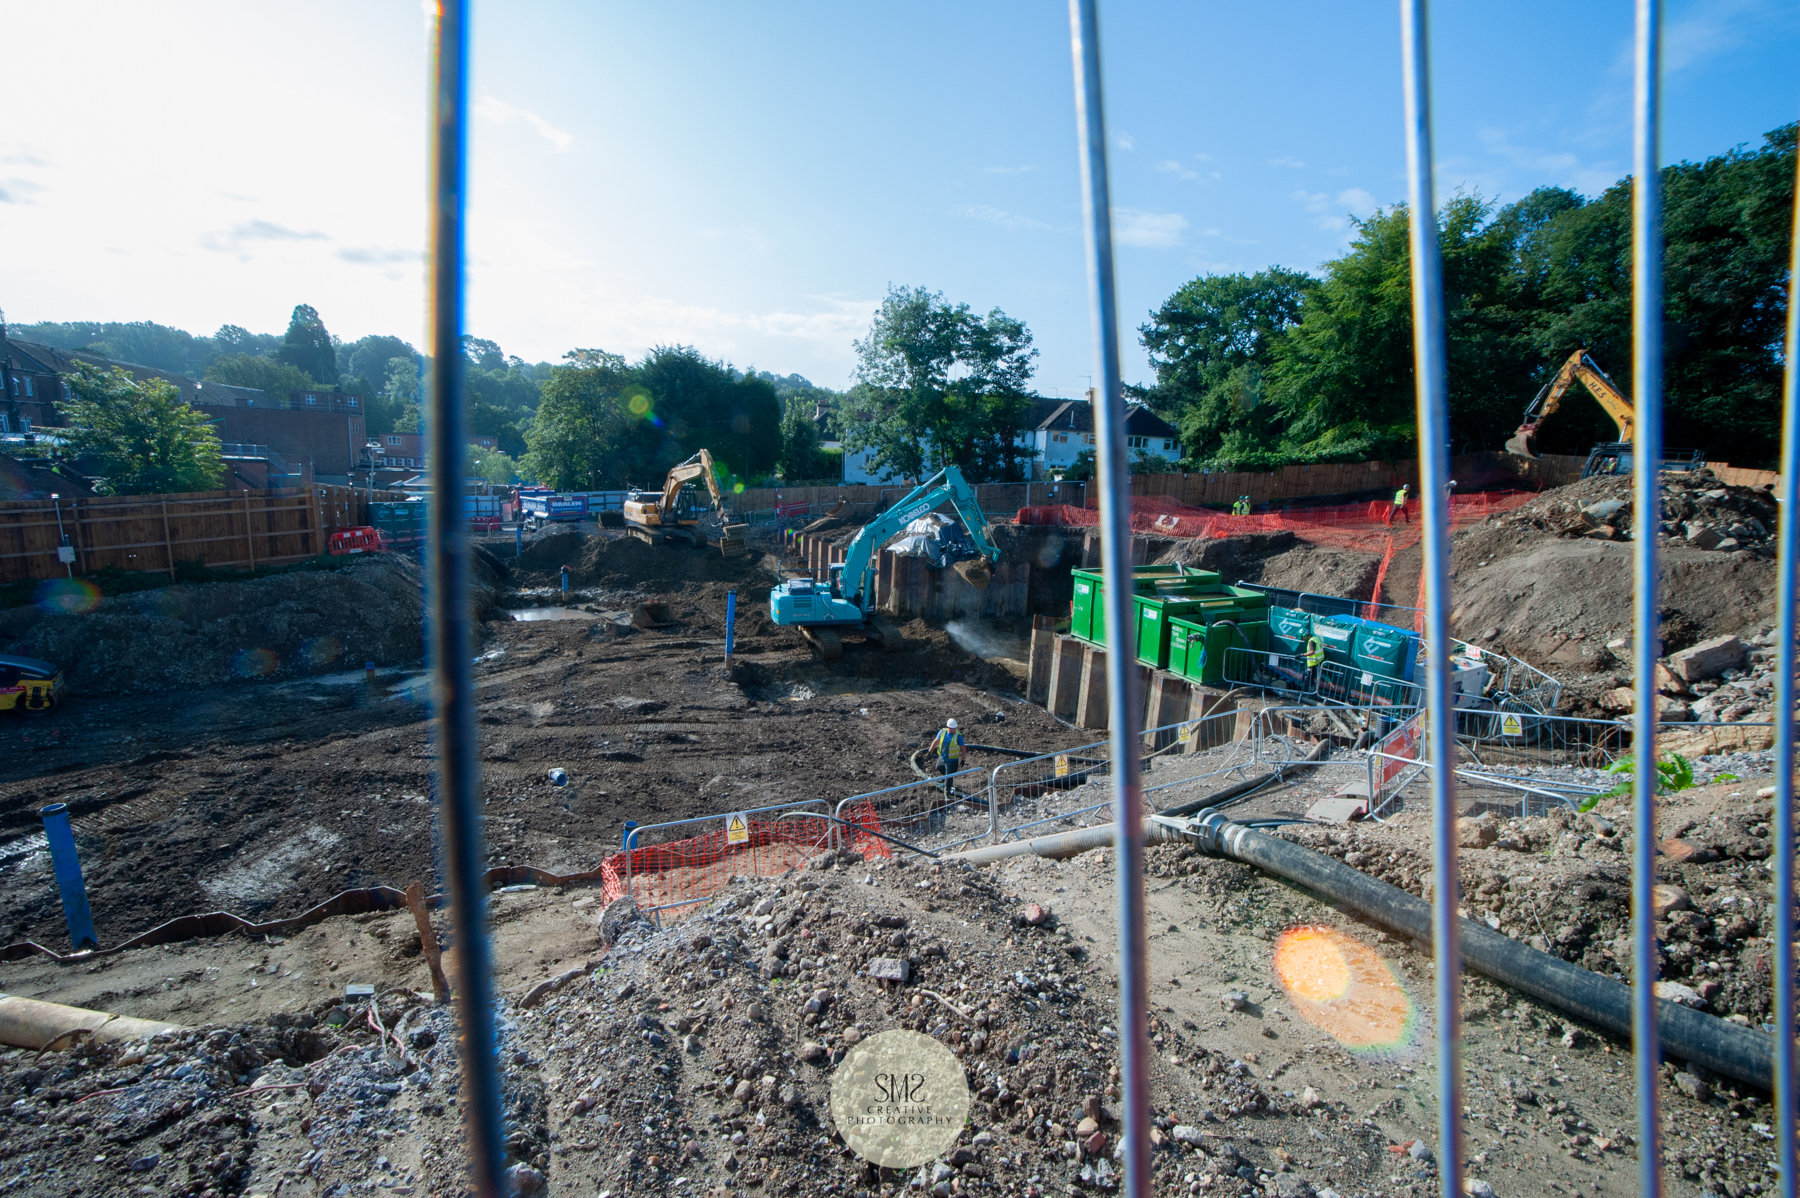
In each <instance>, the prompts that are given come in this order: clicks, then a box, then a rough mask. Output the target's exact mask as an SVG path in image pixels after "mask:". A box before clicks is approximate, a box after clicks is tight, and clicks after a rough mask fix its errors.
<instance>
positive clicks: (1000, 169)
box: [981, 163, 1037, 175]
mask: <svg viewBox="0 0 1800 1198" xmlns="http://www.w3.org/2000/svg"><path fill="white" fill-rule="evenodd" d="M1036 169H1037V165H1036V164H1035V163H1034V164H1032V165H1030V166H988V167H983V168H982V170H981V173H982V174H984V175H1023V174H1027V173H1029V172H1031V171H1035V170H1036Z"/></svg>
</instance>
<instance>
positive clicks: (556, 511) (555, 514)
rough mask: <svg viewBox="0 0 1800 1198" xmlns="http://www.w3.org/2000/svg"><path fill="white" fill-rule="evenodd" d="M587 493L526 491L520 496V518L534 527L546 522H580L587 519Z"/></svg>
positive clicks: (539, 526) (541, 525)
mask: <svg viewBox="0 0 1800 1198" xmlns="http://www.w3.org/2000/svg"><path fill="white" fill-rule="evenodd" d="M587 514H588V502H587V496H586V495H558V494H555V493H554V492H541V491H540V492H524V493H522V494H520V496H519V515H520V518H521V519H523V520H525V521H526V522H527V523H529V524H530V525H531V526H532V527H533V528H542V527H543V526H544V525H546V524H579V523H581V522H582V521H583V520H586V519H587Z"/></svg>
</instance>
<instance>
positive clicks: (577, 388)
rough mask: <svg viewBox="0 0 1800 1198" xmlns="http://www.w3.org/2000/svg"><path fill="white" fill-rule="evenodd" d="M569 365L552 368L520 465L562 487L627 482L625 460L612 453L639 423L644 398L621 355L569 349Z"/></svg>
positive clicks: (578, 488)
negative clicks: (634, 405) (635, 402)
mask: <svg viewBox="0 0 1800 1198" xmlns="http://www.w3.org/2000/svg"><path fill="white" fill-rule="evenodd" d="M565 357H566V358H567V359H568V362H569V364H568V365H566V366H559V367H557V368H556V369H555V370H553V371H551V372H550V381H549V382H547V383H546V384H544V395H543V399H542V401H541V402H540V403H539V404H538V412H537V419H536V420H535V421H533V422H532V426H531V430H530V432H529V433H528V434H527V435H526V444H527V446H528V447H529V452H528V453H527V454H526V457H525V461H524V462H523V463H522V465H523V467H524V469H525V471H526V472H527V473H529V474H530V475H531V476H532V477H533V478H535V479H537V480H538V482H540V483H543V484H544V485H546V486H551V487H555V488H557V489H558V490H564V491H598V490H603V489H606V488H609V487H618V486H621V485H623V484H624V483H625V481H626V480H625V473H624V469H623V467H625V466H627V465H628V463H625V462H623V461H622V460H621V459H620V457H619V456H618V455H617V454H615V453H614V452H613V450H614V449H615V447H617V446H619V445H620V444H621V443H622V442H624V440H625V438H626V437H627V435H628V434H629V432H630V431H631V427H632V425H633V424H634V423H641V422H642V421H643V419H644V416H645V414H646V413H647V412H648V410H649V404H648V402H641V403H640V404H639V407H640V409H641V410H640V411H638V412H633V411H632V410H631V401H632V400H634V399H636V400H639V401H643V395H642V392H641V391H640V390H638V389H637V388H635V387H633V385H632V379H631V374H630V372H629V371H628V370H627V369H626V367H625V359H624V358H621V357H619V356H618V355H617V354H609V353H606V352H605V351H604V350H593V349H578V350H570V351H569V353H568V354H566V355H565Z"/></svg>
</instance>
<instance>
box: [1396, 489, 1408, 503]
mask: <svg viewBox="0 0 1800 1198" xmlns="http://www.w3.org/2000/svg"><path fill="white" fill-rule="evenodd" d="M1394 506H1395V507H1405V506H1406V489H1405V488H1404V487H1403V488H1401V489H1400V490H1398V491H1395V492H1394Z"/></svg>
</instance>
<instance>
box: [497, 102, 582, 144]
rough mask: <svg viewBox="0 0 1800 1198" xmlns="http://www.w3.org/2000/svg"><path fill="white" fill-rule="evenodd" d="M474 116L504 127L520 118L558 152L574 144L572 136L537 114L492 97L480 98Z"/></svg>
mask: <svg viewBox="0 0 1800 1198" xmlns="http://www.w3.org/2000/svg"><path fill="white" fill-rule="evenodd" d="M475 115H476V116H479V117H482V118H484V119H486V120H490V121H492V122H494V124H496V125H504V124H506V123H508V122H509V121H511V120H512V119H513V118H514V117H522V118H524V120H525V122H526V123H527V124H529V125H530V126H531V127H532V128H533V129H536V130H537V131H538V133H539V134H540V135H541V136H542V137H543V139H544V140H545V141H547V142H549V143H550V144H551V145H553V146H555V147H556V148H557V149H558V150H559V151H566V150H568V148H569V147H570V146H572V145H574V144H575V139H574V138H573V137H572V136H570V135H569V134H567V133H564V132H563V131H562V130H561V129H558V128H557V127H556V126H555V125H552V124H551V123H550V122H549V121H547V120H545V119H544V118H543V117H541V116H539V115H538V114H537V113H535V112H532V111H531V110H530V109H529V108H514V107H513V106H512V105H511V104H508V103H506V102H505V101H504V100H499V99H496V98H495V97H493V96H483V97H482V98H481V100H480V101H479V102H478V103H477V104H476V105H475Z"/></svg>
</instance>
